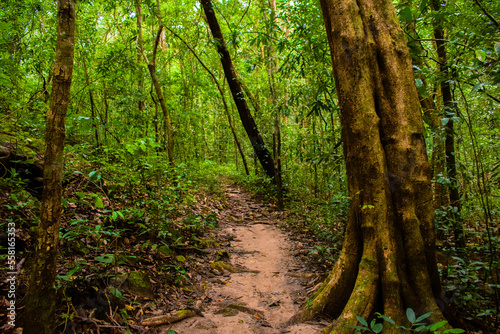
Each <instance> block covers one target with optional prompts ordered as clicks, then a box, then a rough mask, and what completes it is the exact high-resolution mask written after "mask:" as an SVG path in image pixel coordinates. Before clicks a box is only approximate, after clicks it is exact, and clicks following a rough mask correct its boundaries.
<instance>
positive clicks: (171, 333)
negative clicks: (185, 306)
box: [167, 329, 179, 334]
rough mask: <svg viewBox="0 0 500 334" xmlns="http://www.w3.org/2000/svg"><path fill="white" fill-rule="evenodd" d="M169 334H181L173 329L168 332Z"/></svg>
mask: <svg viewBox="0 0 500 334" xmlns="http://www.w3.org/2000/svg"><path fill="white" fill-rule="evenodd" d="M167 334H179V333H177V332H176V331H174V330H173V329H169V330H168V332H167Z"/></svg>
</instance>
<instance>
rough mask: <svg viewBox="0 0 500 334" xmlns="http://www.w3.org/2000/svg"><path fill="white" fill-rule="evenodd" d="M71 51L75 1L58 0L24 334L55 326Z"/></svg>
mask: <svg viewBox="0 0 500 334" xmlns="http://www.w3.org/2000/svg"><path fill="white" fill-rule="evenodd" d="M74 48H75V1H74V0H59V1H58V12H57V42H56V59H55V64H54V76H53V81H52V96H51V100H50V107H49V111H48V113H47V128H46V134H45V156H44V177H43V197H42V205H41V216H40V223H39V224H38V238H37V244H36V251H35V252H34V259H33V261H34V264H33V269H32V272H31V277H30V284H29V288H28V297H27V300H26V309H25V314H26V315H29V316H26V317H25V323H24V331H23V332H24V333H28V334H31V333H33V334H35V333H36V334H51V333H54V327H55V324H56V321H55V320H56V319H55V307H56V299H55V298H54V296H55V289H54V282H55V278H56V264H57V257H58V254H57V245H58V243H59V226H60V217H61V198H62V171H63V152H64V137H65V128H64V126H65V119H66V112H67V110H68V104H69V97H70V89H71V80H72V76H73V58H74Z"/></svg>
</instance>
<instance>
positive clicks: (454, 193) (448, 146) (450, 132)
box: [432, 0, 465, 248]
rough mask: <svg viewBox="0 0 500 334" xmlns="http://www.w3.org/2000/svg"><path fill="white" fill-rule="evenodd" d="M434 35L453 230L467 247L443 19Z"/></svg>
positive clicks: (435, 1)
mask: <svg viewBox="0 0 500 334" xmlns="http://www.w3.org/2000/svg"><path fill="white" fill-rule="evenodd" d="M432 5H433V7H434V10H435V11H436V12H439V10H440V8H441V7H442V3H441V1H440V0H433V2H432ZM434 37H435V39H436V49H437V54H438V57H439V71H440V73H441V78H440V85H441V94H442V99H443V107H444V115H443V116H444V118H443V120H446V124H445V129H446V137H445V138H446V139H445V145H444V146H445V152H446V172H447V177H448V179H449V180H450V187H449V196H450V205H451V207H452V208H454V209H452V210H450V214H451V216H452V217H451V221H453V222H454V227H453V230H454V231H453V232H454V237H455V245H456V246H457V247H458V248H463V247H465V234H464V228H463V224H462V219H461V217H460V211H461V203H460V191H459V184H458V179H457V165H456V158H455V155H456V152H455V130H454V123H455V118H456V117H457V107H456V102H455V101H454V99H453V94H452V89H451V85H450V80H451V75H452V73H451V72H450V66H449V64H448V60H447V58H448V56H447V54H446V44H445V35H444V28H443V22H442V20H441V19H439V18H436V20H435V21H434Z"/></svg>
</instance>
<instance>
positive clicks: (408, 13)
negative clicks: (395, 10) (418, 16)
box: [399, 6, 413, 23]
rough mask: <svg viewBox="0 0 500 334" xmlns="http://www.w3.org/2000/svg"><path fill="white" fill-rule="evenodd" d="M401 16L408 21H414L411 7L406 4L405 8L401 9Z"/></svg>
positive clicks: (402, 19)
mask: <svg viewBox="0 0 500 334" xmlns="http://www.w3.org/2000/svg"><path fill="white" fill-rule="evenodd" d="M399 17H400V18H401V21H404V22H406V23H411V22H412V21H413V18H412V15H411V7H410V6H404V8H403V9H401V10H400V11H399Z"/></svg>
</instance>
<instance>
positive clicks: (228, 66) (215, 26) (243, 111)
mask: <svg viewBox="0 0 500 334" xmlns="http://www.w3.org/2000/svg"><path fill="white" fill-rule="evenodd" d="M200 2H201V5H202V6H203V9H204V11H205V15H206V18H207V22H208V25H209V26H210V30H211V32H212V36H213V38H214V40H215V44H216V45H217V51H218V52H219V55H220V61H221V63H222V67H223V68H224V74H225V75H226V80H227V83H228V85H229V89H230V90H231V94H232V95H233V99H234V102H235V104H236V107H237V108H238V113H239V114H240V119H241V122H242V123H243V127H244V128H245V131H246V132H247V135H248V138H249V139H250V142H251V143H252V146H253V149H254V151H255V154H256V155H257V157H258V158H259V161H260V164H261V165H262V168H263V169H264V171H265V172H266V174H267V176H269V177H271V178H272V179H273V181H276V180H275V169H274V160H273V157H272V155H271V153H270V152H269V150H268V149H267V148H266V145H265V143H264V139H263V138H262V136H261V135H260V132H259V130H258V129H257V124H256V123H255V120H254V119H253V117H252V114H251V113H250V108H249V107H248V104H247V101H246V99H245V95H244V94H243V90H242V89H241V83H240V80H239V79H238V74H237V72H236V68H235V67H234V64H233V62H232V60H231V57H230V55H229V51H228V50H227V47H226V42H225V41H224V36H223V35H222V31H221V29H220V26H219V22H218V21H217V17H216V16H215V12H214V9H213V7H212V2H211V1H210V0H200Z"/></svg>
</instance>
